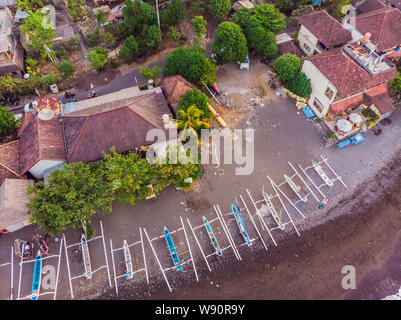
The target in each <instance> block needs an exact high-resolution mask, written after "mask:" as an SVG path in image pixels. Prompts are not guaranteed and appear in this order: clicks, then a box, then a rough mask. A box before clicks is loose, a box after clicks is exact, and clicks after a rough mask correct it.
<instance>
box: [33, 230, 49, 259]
mask: <svg viewBox="0 0 401 320" xmlns="http://www.w3.org/2000/svg"><path fill="white" fill-rule="evenodd" d="M32 240H36V242H37V243H38V245H39V248H40V251H41V253H42V256H47V254H48V253H49V247H48V246H47V244H46V242H45V240H44V239H43V237H42V235H41V234H39V233H38V234H36V235H33V236H32Z"/></svg>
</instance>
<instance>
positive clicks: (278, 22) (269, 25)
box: [232, 3, 286, 33]
mask: <svg viewBox="0 0 401 320" xmlns="http://www.w3.org/2000/svg"><path fill="white" fill-rule="evenodd" d="M251 17H252V18H253V19H256V20H258V21H259V22H260V23H261V25H262V27H263V28H264V29H265V30H266V31H271V32H273V33H277V32H280V31H282V30H284V28H285V27H286V23H285V15H284V14H282V13H281V12H280V11H279V10H278V9H277V8H275V7H274V6H273V5H271V4H268V3H264V4H261V5H259V6H256V7H254V8H252V9H247V8H242V9H240V10H238V11H237V12H236V13H234V14H233V16H232V19H233V21H234V22H235V23H237V24H239V25H240V26H241V28H242V29H243V30H246V29H247V28H248V26H249V23H250V21H251Z"/></svg>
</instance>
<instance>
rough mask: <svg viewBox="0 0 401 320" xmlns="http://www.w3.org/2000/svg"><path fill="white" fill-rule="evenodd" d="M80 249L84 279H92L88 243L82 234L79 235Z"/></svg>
mask: <svg viewBox="0 0 401 320" xmlns="http://www.w3.org/2000/svg"><path fill="white" fill-rule="evenodd" d="M81 249H82V257H83V259H84V267H85V274H84V275H85V278H86V279H92V265H91V258H90V255H89V248H88V241H87V240H86V236H85V235H84V234H82V235H81Z"/></svg>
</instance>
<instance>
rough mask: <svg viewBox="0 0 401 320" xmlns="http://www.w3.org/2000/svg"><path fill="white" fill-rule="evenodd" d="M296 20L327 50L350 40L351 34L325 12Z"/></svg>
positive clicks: (310, 14) (314, 13)
mask: <svg viewBox="0 0 401 320" xmlns="http://www.w3.org/2000/svg"><path fill="white" fill-rule="evenodd" d="M296 19H297V21H298V22H299V23H300V24H302V25H303V26H304V27H305V28H306V29H308V30H309V31H310V32H312V34H313V35H314V36H315V37H316V38H317V39H318V40H319V41H320V42H321V43H323V44H324V45H325V46H326V47H327V48H333V47H334V46H337V45H341V44H344V43H346V42H348V41H351V40H352V37H351V33H350V32H349V31H347V30H345V29H344V28H343V27H342V26H341V24H340V23H339V22H338V21H337V20H336V19H334V18H333V17H332V16H330V15H329V14H328V13H327V12H326V11H317V12H312V13H309V14H307V15H304V16H301V17H297V18H296Z"/></svg>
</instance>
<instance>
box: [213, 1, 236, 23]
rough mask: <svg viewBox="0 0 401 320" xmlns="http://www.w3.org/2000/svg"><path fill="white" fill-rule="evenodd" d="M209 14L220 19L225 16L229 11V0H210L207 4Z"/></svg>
mask: <svg viewBox="0 0 401 320" xmlns="http://www.w3.org/2000/svg"><path fill="white" fill-rule="evenodd" d="M208 9H209V12H210V15H211V16H212V17H213V18H215V19H217V20H219V21H221V20H223V19H224V18H225V17H227V15H228V13H229V12H230V11H231V1H230V0H210V4H209V6H208Z"/></svg>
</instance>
